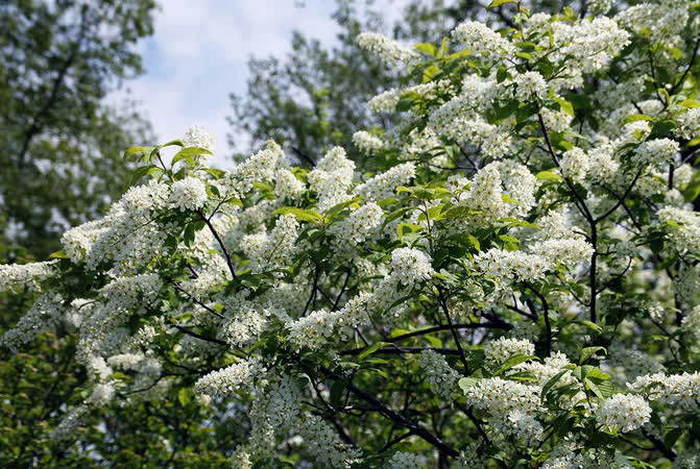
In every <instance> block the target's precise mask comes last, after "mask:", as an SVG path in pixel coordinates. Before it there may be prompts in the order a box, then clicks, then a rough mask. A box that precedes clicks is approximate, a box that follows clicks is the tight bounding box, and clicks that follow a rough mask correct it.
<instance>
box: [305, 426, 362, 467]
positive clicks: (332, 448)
mask: <svg viewBox="0 0 700 469" xmlns="http://www.w3.org/2000/svg"><path fill="white" fill-rule="evenodd" d="M299 434H300V435H301V437H302V438H303V439H304V442H305V445H304V449H305V450H306V451H308V453H309V454H310V456H311V457H312V460H313V461H316V462H317V463H318V464H320V465H321V466H322V467H337V468H348V469H349V468H350V467H351V466H352V465H353V464H355V463H357V462H358V461H360V457H361V456H362V452H361V451H360V450H358V449H357V448H353V447H351V446H349V445H348V444H347V443H345V442H343V441H342V440H341V439H340V437H339V436H338V433H337V432H336V431H335V430H334V429H333V428H332V427H331V426H330V425H329V424H328V423H326V422H324V421H323V419H322V418H321V417H319V416H318V415H308V416H306V417H305V418H304V419H303V420H302V422H300V427H299Z"/></svg>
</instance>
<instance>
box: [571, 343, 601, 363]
mask: <svg viewBox="0 0 700 469" xmlns="http://www.w3.org/2000/svg"><path fill="white" fill-rule="evenodd" d="M601 351H602V352H604V353H607V351H606V350H605V347H601V346H596V347H585V348H583V349H581V353H580V355H579V359H578V362H579V363H585V362H586V360H588V359H589V358H591V357H592V356H593V355H595V354H596V353H598V352H601Z"/></svg>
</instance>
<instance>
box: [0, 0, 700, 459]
mask: <svg viewBox="0 0 700 469" xmlns="http://www.w3.org/2000/svg"><path fill="white" fill-rule="evenodd" d="M497 3H498V2H497ZM501 3H503V4H502V5H501V6H500V7H498V6H497V8H511V9H514V12H515V14H514V15H513V16H512V20H511V21H512V23H513V26H512V27H508V28H504V29H502V30H500V31H495V30H493V29H491V28H488V27H487V26H485V25H484V24H482V23H479V22H474V21H464V22H462V23H460V24H459V25H458V26H457V27H456V28H454V29H453V30H452V31H450V32H449V34H448V35H446V37H445V38H444V40H440V41H437V42H435V43H432V44H430V43H423V44H421V45H419V46H417V47H415V48H408V47H405V46H403V45H401V44H399V43H397V42H395V41H393V40H391V39H389V38H386V37H382V36H379V35H377V34H373V33H371V34H362V35H360V36H359V37H358V38H357V41H358V44H360V45H361V46H362V47H363V48H365V49H367V50H369V51H371V52H372V53H375V54H377V55H378V57H379V58H380V59H382V60H383V61H385V62H386V64H387V65H386V66H387V67H393V69H394V70H397V72H396V73H401V74H402V75H404V76H405V80H406V86H405V87H404V88H402V89H400V90H390V91H388V92H385V93H382V94H380V95H378V96H377V97H375V98H373V99H372V100H371V101H370V104H369V106H370V108H371V109H373V110H380V111H381V110H387V111H390V112H395V113H397V114H399V115H400V120H399V122H398V123H397V125H396V126H394V127H393V128H392V129H389V131H386V132H381V131H377V129H369V130H368V131H364V132H358V133H355V134H354V135H353V140H354V141H355V142H356V143H357V144H358V145H357V146H358V148H360V149H362V151H363V152H365V153H366V156H367V157H368V158H371V159H372V162H373V166H374V167H373V171H372V172H371V173H370V172H368V171H356V166H355V163H354V162H353V161H352V160H351V159H349V158H348V157H347V155H346V153H345V151H344V150H343V149H342V148H340V147H334V148H331V149H329V150H328V151H327V152H326V153H325V155H324V156H323V158H321V159H319V160H318V161H317V162H316V164H315V166H314V167H313V168H299V167H292V166H290V165H289V162H288V161H287V159H286V158H285V156H284V153H283V151H282V149H281V148H280V147H279V146H278V145H277V144H275V143H274V142H268V143H266V144H265V146H264V148H263V149H261V150H260V151H259V152H257V153H256V154H254V155H252V156H250V157H249V158H247V159H245V160H243V161H241V163H240V164H238V165H237V166H236V167H235V168H233V169H232V170H230V171H220V170H215V169H211V168H209V167H208V166H207V165H206V159H207V157H208V156H209V154H210V148H207V142H208V141H209V139H208V138H206V136H205V135H203V134H201V132H193V133H189V134H188V136H187V138H185V139H183V140H174V141H171V142H168V143H166V144H164V145H161V146H156V147H132V148H130V149H128V150H127V151H126V152H125V157H126V158H127V159H129V160H131V161H133V162H135V164H138V165H140V168H139V169H137V170H136V173H135V176H137V177H139V178H142V179H143V183H142V184H141V185H137V186H134V187H132V188H131V189H129V190H128V191H127V192H126V194H124V196H123V197H122V198H121V200H120V201H119V202H117V203H115V204H114V205H112V207H111V209H110V211H109V212H108V213H107V215H106V216H105V217H104V218H102V219H98V220H95V221H91V222H88V223H86V224H83V225H80V226H78V227H75V228H73V229H71V230H69V231H67V232H66V233H65V234H64V235H63V237H62V245H63V249H62V251H61V252H58V253H55V255H54V256H53V257H54V259H53V260H51V261H49V262H45V263H35V264H24V265H8V266H3V267H2V270H1V271H0V286H1V287H3V288H2V289H4V290H13V291H16V290H18V289H19V290H21V289H27V290H30V291H36V292H37V293H38V294H39V295H40V296H39V299H38V300H37V302H36V303H34V304H33V305H32V307H31V308H30V309H29V312H28V313H27V314H26V315H25V316H24V317H23V318H22V319H21V320H20V321H19V322H18V324H17V325H16V327H15V328H14V329H11V330H10V331H8V332H7V333H6V334H5V335H4V336H3V337H2V340H1V341H2V344H3V345H4V346H6V347H8V348H10V349H16V350H21V347H22V346H23V345H24V344H25V343H27V342H29V341H32V340H33V339H34V335H35V332H36V331H37V330H41V329H43V328H46V327H51V326H58V327H65V328H69V329H74V330H76V331H77V335H78V340H77V343H76V346H75V358H76V360H77V362H78V363H79V364H80V365H81V366H82V368H81V369H84V373H85V375H86V376H87V380H86V381H85V383H84V385H82V386H81V388H80V389H76V392H75V395H74V397H73V398H72V399H71V401H70V402H68V406H69V407H68V410H67V412H66V413H65V415H62V417H63V419H62V420H61V422H60V423H59V424H58V425H56V426H55V427H53V428H52V429H51V433H50V435H51V438H52V439H53V440H54V441H56V442H59V444H61V445H62V448H64V451H65V452H66V453H67V454H68V455H69V456H70V457H74V458H81V457H83V456H85V455H86V454H88V455H89V454H91V449H92V448H91V447H90V446H89V445H88V446H81V445H80V444H79V443H76V439H78V440H80V439H79V438H77V437H78V436H79V432H80V429H81V428H84V425H87V424H90V422H91V420H90V419H91V418H92V416H93V415H95V414H94V412H98V411H99V410H98V409H101V408H102V409H110V411H111V412H114V415H115V416H118V415H121V414H120V413H119V412H118V411H117V409H124V413H125V414H128V413H129V412H131V411H132V409H137V408H138V406H141V405H146V403H149V402H151V403H153V404H154V405H155V404H157V405H158V406H159V407H166V408H167V406H173V407H171V409H174V408H176V406H178V405H182V406H185V405H190V406H192V407H191V410H190V412H192V414H191V415H192V416H193V417H192V418H193V420H192V421H193V423H194V424H195V426H196V428H200V429H201V430H202V431H204V429H203V428H202V427H199V426H197V425H198V424H197V422H198V420H197V419H198V417H199V418H201V417H202V416H203V415H206V414H204V413H205V412H214V410H217V409H218V410H222V409H225V412H224V413H225V415H227V416H228V417H230V418H231V419H232V421H234V422H235V423H236V425H235V429H236V433H235V434H233V435H229V439H228V440H226V442H227V443H228V444H230V449H231V451H232V453H233V454H231V458H230V462H231V463H233V465H234V467H243V468H250V467H290V466H291V467H298V466H301V467H305V466H311V467H358V468H359V467H390V468H398V467H475V468H478V467H486V468H496V467H509V468H535V467H542V468H549V469H552V468H561V467H563V468H577V467H587V468H602V467H606V468H608V467H613V468H631V467H661V468H664V467H667V468H671V467H674V468H690V467H695V466H696V465H697V464H698V463H699V462H700V461H698V458H699V456H698V454H699V450H700V441H698V435H700V429H699V428H698V422H700V419H699V418H698V417H699V415H698V413H699V412H700V405H699V402H700V360H699V358H700V355H699V354H700V343H699V339H700V334H698V327H700V326H699V324H700V307H698V297H699V296H700V270H698V269H699V264H698V256H699V255H700V217H699V216H698V214H697V213H696V212H694V211H692V206H691V204H690V201H692V200H693V199H694V198H695V197H696V196H697V193H696V186H697V174H698V172H697V171H696V170H694V169H693V167H692V166H690V164H689V162H691V161H692V160H693V159H694V158H695V157H696V153H697V148H698V143H699V142H700V141H699V140H698V138H699V137H700V119H698V117H700V115H699V111H698V109H700V103H699V102H698V100H697V96H696V89H697V80H698V78H700V66H698V65H697V56H698V49H699V47H700V40H699V39H698V37H699V34H698V32H699V31H700V16H699V13H700V5H698V4H696V3H693V2H685V1H682V2H681V1H666V0H663V1H660V2H655V3H654V4H640V5H637V6H634V7H629V8H625V9H623V10H622V11H620V12H619V13H614V14H612V13H611V14H610V15H606V14H605V13H606V12H607V10H608V7H609V4H608V3H606V2H604V1H603V2H593V3H591V4H590V5H588V6H590V7H591V8H588V9H587V10H586V11H585V12H583V14H576V13H575V12H574V11H573V10H571V9H564V10H563V12H562V13H560V14H556V15H554V16H550V15H548V14H544V13H537V12H531V11H529V10H528V9H526V8H524V7H523V6H522V5H521V4H518V3H514V2H501ZM192 135H196V136H197V137H196V138H191V136H192ZM69 384H70V383H69ZM13 399H14V397H13ZM208 406H211V409H213V410H206V408H207V407H208ZM198 412H202V414H198ZM59 413H60V412H55V413H54V414H52V415H51V417H54V416H55V417H58V415H56V414H59ZM106 415H107V416H111V415H112V414H110V413H108V414H106ZM168 415H169V416H173V415H174V414H172V413H170V412H168ZM86 422H87V423H86ZM170 425H172V424H170ZM209 425H211V426H210V427H209V428H217V429H218V428H220V426H219V425H217V424H216V423H209V422H206V423H205V424H204V425H203V427H205V428H207V427H208V426H209ZM169 428H170V427H169ZM163 431H166V430H163ZM175 435H179V433H178V432H175ZM88 438H89V437H88ZM183 446H184V447H185V448H186V450H187V451H188V452H190V451H191V452H192V453H196V450H193V449H191V448H192V447H191V446H189V445H188V444H187V443H185V444H184V445H183ZM178 448H180V447H175V446H172V447H171V449H168V448H167V445H166V446H165V448H163V449H162V450H161V451H160V452H159V454H165V453H167V451H170V452H171V456H172V457H173V458H175V457H177V449H178ZM227 455H228V454H227Z"/></svg>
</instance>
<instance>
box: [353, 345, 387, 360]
mask: <svg viewBox="0 0 700 469" xmlns="http://www.w3.org/2000/svg"><path fill="white" fill-rule="evenodd" d="M387 345H391V344H390V343H389V342H377V343H376V344H372V345H370V346H369V347H367V348H366V349H364V350H363V351H362V353H360V354H359V355H358V356H357V358H358V359H359V360H364V359H365V358H367V357H369V356H370V355H372V354H373V353H374V352H376V351H377V350H379V349H380V348H382V347H384V346H387Z"/></svg>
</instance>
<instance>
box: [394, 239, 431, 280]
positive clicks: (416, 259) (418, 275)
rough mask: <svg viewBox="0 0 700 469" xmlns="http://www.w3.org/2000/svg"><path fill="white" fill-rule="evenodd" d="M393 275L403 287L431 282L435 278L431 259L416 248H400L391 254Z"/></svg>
mask: <svg viewBox="0 0 700 469" xmlns="http://www.w3.org/2000/svg"><path fill="white" fill-rule="evenodd" d="M391 268H392V275H393V276H394V277H396V279H397V280H398V281H399V283H401V284H403V285H412V284H413V283H414V282H420V281H422V280H429V279H430V278H431V277H432V276H433V273H434V271H433V267H432V265H431V263H430V257H428V255H427V254H425V253H424V252H423V251H419V250H418V249H414V248H398V249H394V251H393V252H392V253H391Z"/></svg>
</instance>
